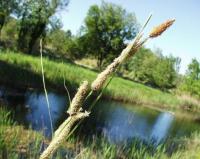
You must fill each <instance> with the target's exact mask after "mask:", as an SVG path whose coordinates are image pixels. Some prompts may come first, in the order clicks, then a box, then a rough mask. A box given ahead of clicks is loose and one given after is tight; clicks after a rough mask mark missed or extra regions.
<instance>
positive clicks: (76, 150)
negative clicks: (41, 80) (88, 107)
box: [0, 107, 200, 159]
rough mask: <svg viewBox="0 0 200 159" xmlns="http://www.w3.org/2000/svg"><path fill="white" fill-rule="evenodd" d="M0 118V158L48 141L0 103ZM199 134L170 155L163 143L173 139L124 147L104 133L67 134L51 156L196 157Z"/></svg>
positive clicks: (30, 151) (35, 153)
mask: <svg viewBox="0 0 200 159" xmlns="http://www.w3.org/2000/svg"><path fill="white" fill-rule="evenodd" d="M0 119H1V120H0V158H2V159H4V158H3V156H7V158H8V159H9V158H12V159H19V158H20V157H21V158H23V157H24V158H27V159H29V158H32V159H36V158H39V155H40V152H41V150H42V149H41V148H42V147H43V146H42V145H43V144H42V143H48V141H45V140H44V137H43V136H42V135H41V134H40V133H39V132H38V133H36V132H33V131H32V130H25V129H24V128H23V127H22V126H18V125H17V124H16V123H14V121H13V120H12V119H11V113H10V112H9V111H8V110H6V109H5V108H4V107H0ZM199 138H200V135H199V133H194V134H193V135H192V136H191V137H190V138H189V137H188V138H183V139H182V140H179V142H178V143H177V144H180V146H179V148H178V149H177V150H174V152H173V153H172V154H171V155H170V154H168V153H166V150H167V146H168V145H170V144H173V143H170V144H168V145H166V146H159V147H158V148H156V149H155V148H154V149H152V148H151V147H149V146H147V145H145V144H141V143H140V142H139V141H134V142H133V143H132V144H131V145H129V146H128V147H124V146H116V145H114V144H111V143H108V141H107V140H106V139H105V138H104V137H100V138H99V137H96V136H95V137H93V139H92V140H89V139H80V138H77V137H75V136H71V137H70V138H69V139H68V140H67V142H64V143H63V144H62V146H61V148H60V149H58V151H57V153H56V155H55V156H54V157H55V159H62V158H64V157H66V158H67V159H72V158H75V159H88V158H91V159H106V158H109V159H116V158H122V159H126V158H130V159H143V158H145V159H161V158H162V159H180V158H181V159H198V157H200V153H198V152H200V141H199ZM43 141H45V142H43ZM138 145H140V146H138ZM152 152H153V153H152Z"/></svg>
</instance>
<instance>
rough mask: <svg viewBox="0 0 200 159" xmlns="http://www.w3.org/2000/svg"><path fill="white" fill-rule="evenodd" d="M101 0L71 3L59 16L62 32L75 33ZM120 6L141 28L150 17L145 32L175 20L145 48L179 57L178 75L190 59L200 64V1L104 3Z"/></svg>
mask: <svg viewBox="0 0 200 159" xmlns="http://www.w3.org/2000/svg"><path fill="white" fill-rule="evenodd" d="M101 2H102V0H70V3H69V5H68V7H67V9H66V10H65V11H62V12H61V13H60V16H61V19H62V22H63V29H64V30H68V29H70V30H71V31H72V33H73V34H76V33H77V32H78V30H79V29H80V26H81V25H82V24H83V22H84V18H85V17H86V15H87V11H88V9H89V7H90V6H91V5H93V4H98V5H101ZM105 2H112V3H115V4H118V5H120V6H121V7H123V8H124V9H126V10H127V11H128V12H131V13H135V16H136V18H137V21H138V22H139V23H140V24H141V25H142V24H143V23H144V22H145V20H146V19H147V17H148V16H149V14H150V13H152V14H153V17H152V19H151V21H150V23H149V24H148V27H147V28H146V29H145V32H146V33H148V32H149V31H150V30H151V28H152V27H154V26H156V25H158V24H160V23H162V22H164V21H165V20H167V19H172V18H175V19H176V21H175V23H174V25H173V26H172V27H171V28H169V29H168V30H167V31H166V32H165V33H164V34H163V35H162V36H160V37H158V38H157V39H152V40H151V41H148V43H147V44H146V45H145V46H146V47H147V48H151V49H153V50H155V49H156V48H160V49H162V51H163V54H164V55H170V54H171V55H173V56H175V57H180V58H181V68H180V73H181V74H184V73H185V71H186V69H187V66H188V64H189V63H190V62H191V60H192V58H196V59H197V60H199V61H200V55H199V54H200V1H199V0H105Z"/></svg>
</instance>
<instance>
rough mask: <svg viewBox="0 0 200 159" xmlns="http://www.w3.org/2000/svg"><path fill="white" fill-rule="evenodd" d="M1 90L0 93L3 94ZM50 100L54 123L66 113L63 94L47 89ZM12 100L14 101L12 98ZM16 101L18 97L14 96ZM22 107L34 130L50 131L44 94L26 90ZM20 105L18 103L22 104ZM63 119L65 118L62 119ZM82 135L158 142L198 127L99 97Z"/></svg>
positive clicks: (25, 117) (54, 124)
mask: <svg viewBox="0 0 200 159" xmlns="http://www.w3.org/2000/svg"><path fill="white" fill-rule="evenodd" d="M2 92H3V91H0V96H2ZM48 96H49V102H50V106H51V114H52V120H53V126H54V127H55V126H56V124H57V122H58V121H59V120H61V119H63V118H62V116H63V115H64V116H65V112H66V110H67V108H66V105H67V104H66V102H67V101H66V99H67V98H66V97H65V96H62V95H58V94H55V93H49V94H48ZM12 102H13V101H12ZM14 102H15V105H18V104H21V103H22V102H21V103H17V102H19V100H15V101H14ZM22 105H23V107H26V108H27V109H28V111H27V112H25V113H24V114H23V113H21V114H19V112H18V116H20V118H21V120H24V121H25V122H24V123H28V124H29V125H30V126H31V127H32V128H33V129H34V130H43V131H44V133H45V135H47V136H50V135H51V129H50V121H49V116H48V109H47V103H46V99H45V95H44V94H43V93H38V92H34V91H28V92H26V93H25V101H24V103H23V104H22ZM22 105H21V106H22ZM63 120H64V119H63ZM84 124H85V125H84V133H83V134H85V135H87V134H90V135H89V136H91V134H98V133H99V132H100V133H101V134H103V135H104V136H105V137H106V138H107V139H108V140H109V141H110V142H113V143H126V142H131V141H132V139H133V138H138V139H141V140H143V141H145V142H148V143H152V141H153V143H154V144H155V145H158V144H159V143H161V142H163V141H165V140H166V139H167V138H169V137H172V138H173V137H180V136H185V135H186V136H187V135H190V134H191V133H192V132H194V131H195V130H198V131H200V126H199V124H198V123H195V122H192V121H190V120H186V119H184V122H183V120H182V119H179V118H176V117H175V116H174V115H173V114H170V113H168V112H158V111H155V110H152V109H148V108H146V107H140V106H134V105H126V104H121V103H117V102H108V101H101V102H99V103H98V104H97V105H96V106H95V107H94V110H93V111H92V114H91V115H90V118H88V119H87V120H86V122H85V123H84Z"/></svg>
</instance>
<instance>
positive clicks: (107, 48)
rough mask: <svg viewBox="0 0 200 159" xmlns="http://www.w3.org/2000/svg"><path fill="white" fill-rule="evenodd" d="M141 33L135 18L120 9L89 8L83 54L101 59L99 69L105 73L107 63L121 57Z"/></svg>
mask: <svg viewBox="0 0 200 159" xmlns="http://www.w3.org/2000/svg"><path fill="white" fill-rule="evenodd" d="M137 31H138V24H137V23H136V18H135V16H134V14H132V13H127V12H126V10H124V9H122V8H121V7H120V6H118V5H115V4H112V3H105V2H102V5H101V6H97V5H93V6H91V7H90V8H89V11H88V13H87V16H86V18H85V21H84V26H82V28H81V31H80V32H81V36H80V37H79V42H80V43H79V44H80V47H81V48H82V52H84V53H86V54H87V55H89V56H92V57H95V58H97V66H98V67H99V69H101V68H102V65H103V64H104V63H106V62H109V61H111V60H113V58H114V57H116V56H117V55H119V53H120V52H121V51H122V49H123V48H124V47H125V46H126V42H127V41H128V40H130V39H132V38H133V37H135V35H136V32H137Z"/></svg>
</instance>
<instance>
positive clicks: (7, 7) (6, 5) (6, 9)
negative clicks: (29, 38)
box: [0, 0, 19, 37]
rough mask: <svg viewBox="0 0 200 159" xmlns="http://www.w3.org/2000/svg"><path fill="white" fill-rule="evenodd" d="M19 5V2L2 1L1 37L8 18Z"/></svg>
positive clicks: (0, 13) (11, 0) (0, 9)
mask: <svg viewBox="0 0 200 159" xmlns="http://www.w3.org/2000/svg"><path fill="white" fill-rule="evenodd" d="M18 3H19V2H18V0H8V1H7V0H0V37H1V30H2V28H3V26H4V24H5V22H6V19H7V17H9V16H10V14H11V13H14V12H15V11H16V10H17V8H18Z"/></svg>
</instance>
